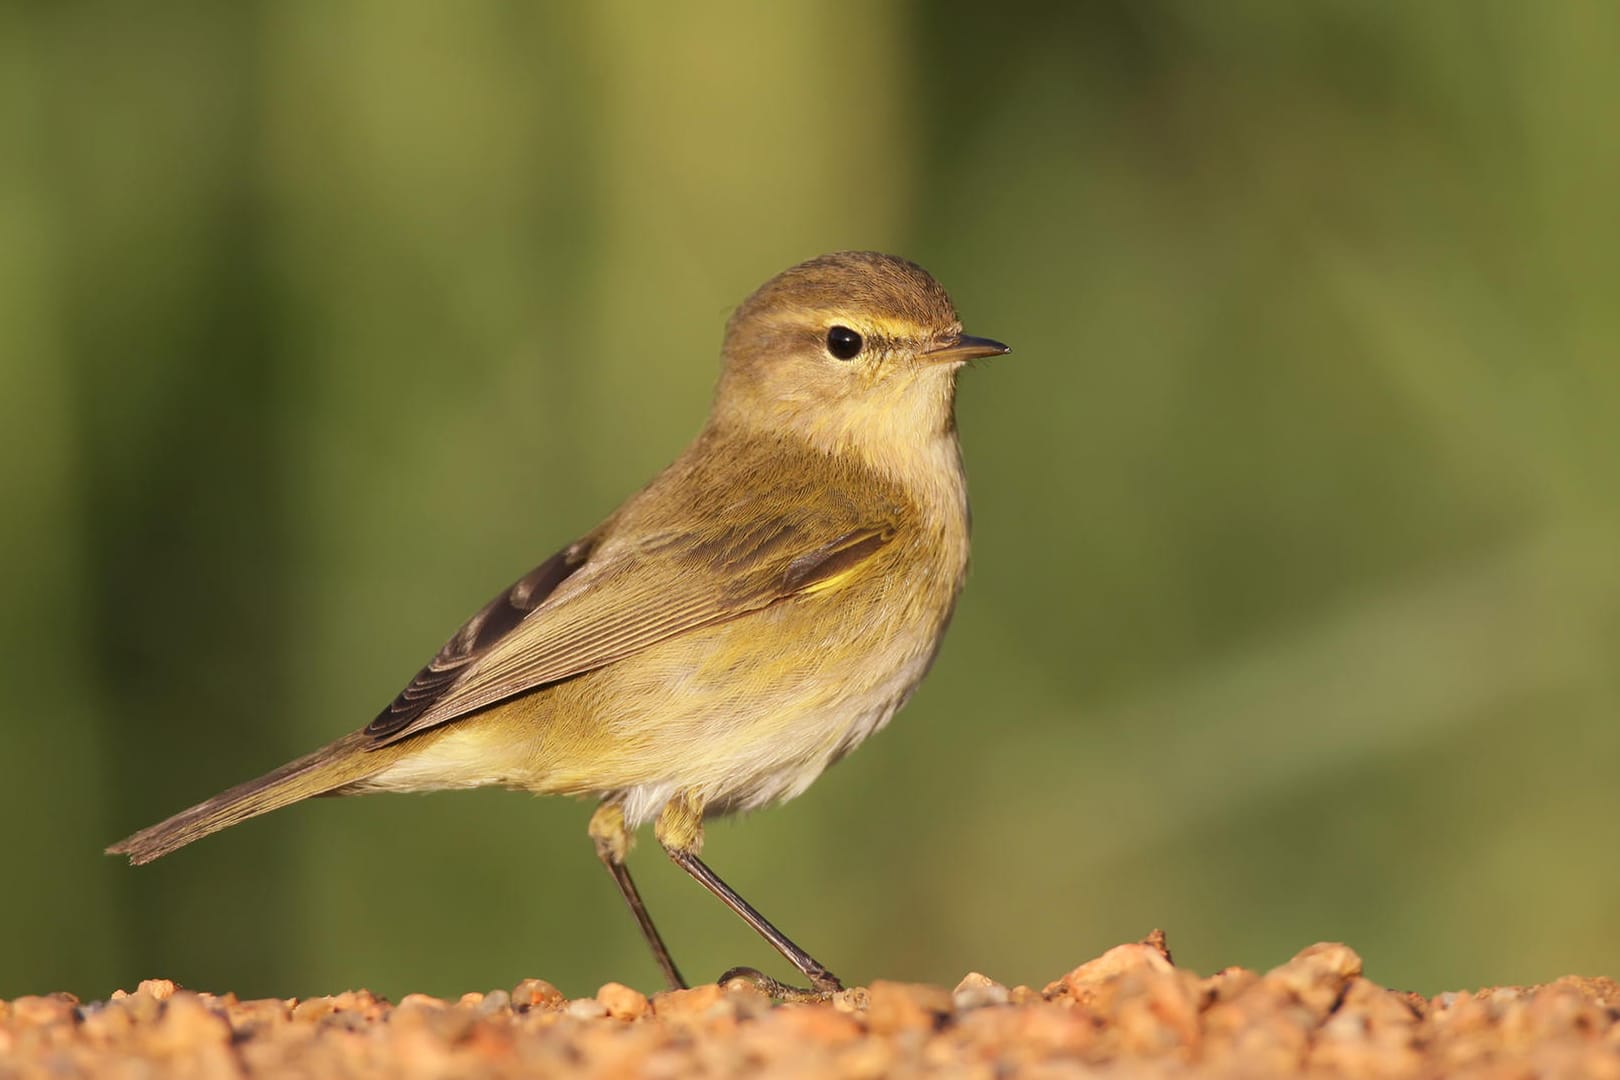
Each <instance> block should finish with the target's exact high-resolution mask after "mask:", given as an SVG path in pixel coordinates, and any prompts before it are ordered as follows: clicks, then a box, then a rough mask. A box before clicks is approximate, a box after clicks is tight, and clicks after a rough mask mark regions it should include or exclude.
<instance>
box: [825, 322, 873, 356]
mask: <svg viewBox="0 0 1620 1080" xmlns="http://www.w3.org/2000/svg"><path fill="white" fill-rule="evenodd" d="M863 344H865V342H863V341H861V335H859V334H857V333H856V332H855V331H853V330H851V329H850V328H849V327H847V326H835V327H833V328H832V329H831V330H829V331H827V351H828V352H830V353H832V354H833V355H834V356H836V357H838V359H840V360H853V359H855V358H856V357H857V356H859V355H860V354H861V346H862V345H863Z"/></svg>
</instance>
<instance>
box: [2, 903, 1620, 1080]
mask: <svg viewBox="0 0 1620 1080" xmlns="http://www.w3.org/2000/svg"><path fill="white" fill-rule="evenodd" d="M1617 1019H1620V986H1617V985H1616V984H1615V983H1614V982H1613V981H1612V980H1610V979H1586V978H1576V977H1569V978H1564V979H1559V980H1558V981H1557V982H1554V983H1551V984H1549V985H1547V986H1541V987H1536V988H1533V989H1520V988H1497V989H1492V990H1484V991H1480V992H1478V993H1452V994H1441V995H1439V996H1437V997H1434V998H1423V997H1419V996H1417V995H1415V994H1408V993H1402V992H1400V991H1396V990H1388V989H1385V988H1384V987H1381V986H1378V985H1377V984H1375V983H1372V982H1369V981H1368V980H1366V979H1364V978H1362V977H1361V959H1360V957H1358V956H1357V955H1356V954H1355V953H1354V952H1353V951H1352V950H1351V949H1349V948H1348V947H1346V946H1344V945H1314V946H1312V947H1311V948H1309V949H1306V950H1305V951H1304V952H1301V953H1300V954H1299V955H1298V956H1296V957H1294V958H1293V959H1292V960H1290V961H1289V962H1288V963H1286V964H1283V965H1282V966H1281V967H1278V968H1275V969H1273V970H1271V971H1268V972H1266V973H1265V974H1263V975H1262V974H1258V973H1256V972H1253V971H1245V970H1242V969H1240V968H1227V969H1226V970H1224V971H1220V972H1217V973H1216V974H1214V975H1210V976H1207V977H1199V976H1198V975H1196V974H1194V973H1192V972H1189V971H1183V970H1181V969H1180V968H1177V967H1175V966H1174V965H1173V964H1172V963H1171V960H1170V954H1169V951H1168V950H1167V949H1166V948H1165V946H1164V937H1163V935H1162V934H1158V933H1157V932H1155V934H1154V935H1153V936H1151V937H1149V938H1148V939H1147V940H1146V941H1143V942H1140V943H1138V944H1133V945H1121V946H1119V947H1117V948H1114V949H1110V950H1109V951H1108V952H1106V953H1104V954H1103V955H1102V956H1100V957H1098V958H1097V959H1095V960H1091V961H1088V962H1086V963H1084V964H1081V965H1080V966H1079V967H1077V968H1075V969H1074V970H1073V971H1070V972H1069V973H1068V974H1066V975H1064V976H1063V977H1062V978H1060V979H1058V980H1056V981H1055V982H1053V983H1051V984H1050V985H1048V986H1046V987H1045V988H1043V989H1040V990H1035V989H1032V988H1030V987H1026V986H1016V987H1011V988H1008V987H1005V986H1002V985H1001V984H1000V983H997V982H995V981H994V980H992V979H989V978H987V977H985V976H983V975H978V974H972V975H969V976H967V977H966V978H965V979H963V980H962V982H961V983H960V984H959V985H958V986H957V987H956V988H955V989H954V990H946V989H943V988H941V987H935V986H918V985H912V984H906V983H894V982H874V983H873V984H872V985H871V986H870V987H865V988H859V989H854V990H848V991H845V992H844V993H842V994H840V995H838V996H837V997H836V998H835V999H834V1000H832V1001H831V1002H828V1003H826V1004H818V1005H774V1006H773V1005H772V1004H771V1002H769V1001H767V1000H766V999H765V998H764V997H763V996H762V995H761V994H760V993H759V992H758V991H756V990H753V989H751V988H745V987H741V986H734V987H731V988H726V989H722V988H721V987H718V986H712V985H710V986H700V987H696V988H694V989H691V990H683V991H679V992H676V993H663V994H655V995H653V996H652V997H651V998H650V999H649V998H648V997H646V996H645V995H643V994H641V993H640V992H639V991H636V990H633V989H631V988H630V987H628V986H621V985H620V984H618V983H608V984H607V985H606V986H604V987H602V989H601V990H600V991H599V992H598V993H597V994H596V996H595V997H589V998H578V999H575V1000H572V1001H570V1000H568V999H567V998H565V997H564V996H563V995H562V994H561V993H559V992H558V991H557V989H556V988H555V987H553V986H552V985H551V984H550V983H547V982H543V981H541V980H539V979H526V980H524V981H523V982H522V983H519V984H518V985H517V986H516V987H514V988H513V989H512V990H511V991H505V990H496V991H492V992H490V993H487V994H476V993H474V994H465V995H463V996H462V997H461V999H460V1000H459V1001H443V1000H440V999H438V998H432V997H427V996H425V995H421V994H410V995H407V996H406V997H405V998H404V999H403V1000H402V1001H400V1002H399V1003H398V1004H397V1005H395V1004H390V1003H389V1002H387V1001H385V1000H383V999H381V998H378V997H375V996H373V995H372V994H370V993H368V992H367V991H364V990H358V991H349V992H347V993H343V994H338V995H336V996H334V997H321V998H310V999H308V1000H304V1001H298V1000H287V1001H283V1000H279V999H269V1000H262V1001H238V1000H237V999H236V997H235V996H234V995H232V994H223V995H215V994H203V993H193V992H191V991H188V990H181V989H179V988H177V987H176V986H175V985H174V984H173V983H172V982H169V981H168V980H165V979H152V980H148V981H146V982H143V983H141V985H140V987H139V988H138V989H137V990H136V991H135V992H134V993H133V994H130V993H125V992H124V991H122V990H120V991H118V992H117V993H115V994H113V996H112V998H111V999H110V1000H108V1001H98V1002H91V1003H88V1004H84V1003H80V1002H79V1001H78V1000H77V999H76V998H74V997H72V996H71V995H68V994H48V995H44V996H36V997H21V998H17V999H16V1000H15V1001H10V1002H0V1077H7V1078H9V1077H13V1076H17V1077H31V1076H40V1077H45V1076H49V1077H71V1076H95V1077H114V1078H117V1077H142V1078H146V1077H175V1078H186V1077H232V1076H263V1077H279V1076H299V1077H351V1076H353V1077H359V1076H365V1077H406V1078H414V1077H458V1078H459V1077H470V1078H477V1077H503V1076H545V1075H551V1074H553V1073H567V1074H569V1075H586V1076H613V1077H678V1076H694V1075H695V1076H733V1075H747V1076H750V1077H753V1076H794V1077H820V1076H864V1077H879V1076H899V1077H905V1076H924V1075H927V1076H934V1075H943V1076H970V1077H986V1078H990V1077H1005V1076H1019V1075H1030V1076H1041V1077H1047V1076H1054V1077H1060V1076H1091V1075H1098V1074H1104V1075H1109V1076H1133V1077H1134V1076H1147V1077H1160V1076H1163V1077H1184V1076H1212V1077H1266V1076H1324V1077H1327V1076H1335V1077H1341V1076H1342V1077H1352V1076H1353V1077H1431V1076H1447V1077H1471V1078H1492V1080H1495V1078H1503V1080H1506V1078H1520V1077H1581V1078H1593V1080H1603V1078H1609V1077H1612V1078H1615V1080H1620V1023H1617V1022H1616V1021H1617Z"/></svg>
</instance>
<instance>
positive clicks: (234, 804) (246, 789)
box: [107, 732, 401, 866]
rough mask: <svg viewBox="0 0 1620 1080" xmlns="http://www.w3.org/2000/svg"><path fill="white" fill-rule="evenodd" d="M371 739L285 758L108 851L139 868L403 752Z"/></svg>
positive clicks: (326, 790)
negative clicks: (370, 748)
mask: <svg viewBox="0 0 1620 1080" xmlns="http://www.w3.org/2000/svg"><path fill="white" fill-rule="evenodd" d="M371 742H372V740H371V739H369V738H367V737H366V736H365V735H364V734H362V733H359V732H356V733H354V734H352V735H345V736H344V737H343V738H341V739H338V740H337V741H336V742H333V743H329V744H327V745H326V746H323V747H321V748H320V749H319V750H317V751H315V752H314V753H313V754H306V755H305V756H303V757H301V758H299V759H298V760H297V761H289V762H288V763H287V764H285V765H283V766H281V768H279V769H276V770H274V771H272V772H268V773H266V774H264V775H263V776H261V777H259V778H258V779H256V780H249V781H247V782H246V783H244V784H237V785H236V786H235V787H233V788H231V789H230V790H229V791H222V792H220V793H219V794H218V795H215V796H214V797H213V798H212V799H209V800H207V801H206V802H200V803H198V804H197V805H196V806H193V807H191V808H190V809H188V810H182V811H180V812H179V813H178V814H176V815H174V816H173V817H171V818H169V819H168V820H166V821H160V822H158V823H157V824H156V825H151V826H148V827H147V828H144V829H142V830H141V831H140V832H138V833H135V834H134V835H133V836H128V837H125V838H124V839H122V840H120V841H118V843H116V844H114V845H113V846H112V847H110V848H108V849H107V854H109V855H128V856H129V861H130V862H131V863H133V864H134V865H136V866H140V865H141V864H142V863H149V862H151V861H152V860H153V859H156V858H160V857H162V856H164V855H167V854H168V853H169V852H171V851H174V850H176V849H178V848H183V847H185V846H186V845H187V844H189V843H191V842H192V841H193V840H201V839H202V838H203V837H205V836H207V835H208V834H209V833H213V832H218V831H219V830H221V829H224V828H228V827H229V826H232V825H236V824H239V823H241V822H243V821H246V820H247V819H248V818H252V817H258V816H259V815H260V814H268V813H269V812H270V811H272V810H279V809H281V807H283V806H286V805H288V804H289V803H295V802H298V801H299V800H300V799H308V798H310V797H312V796H315V795H326V794H330V793H332V792H333V791H336V790H337V789H338V788H340V787H343V786H344V785H345V784H352V783H354V782H355V781H357V780H362V779H364V778H365V777H367V776H370V775H371V774H373V773H375V772H377V771H379V770H381V769H383V768H385V767H386V766H388V765H390V764H392V763H393V762H394V761H395V760H397V759H398V758H399V757H400V756H401V755H399V754H397V753H390V752H389V750H391V749H392V748H391V747H384V748H381V749H379V750H377V751H375V752H371V753H368V752H367V751H366V750H365V747H366V745H368V744H369V743H371Z"/></svg>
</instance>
